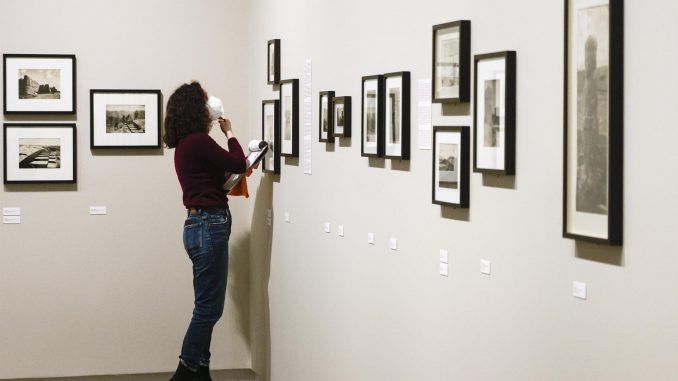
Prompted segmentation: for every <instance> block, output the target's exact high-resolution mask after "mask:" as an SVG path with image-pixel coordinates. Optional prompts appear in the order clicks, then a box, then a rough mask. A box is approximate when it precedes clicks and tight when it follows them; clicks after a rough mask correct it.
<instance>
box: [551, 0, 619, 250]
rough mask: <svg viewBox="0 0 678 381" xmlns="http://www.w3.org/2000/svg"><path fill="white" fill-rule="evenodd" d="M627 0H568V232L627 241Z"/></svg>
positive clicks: (595, 240)
mask: <svg viewBox="0 0 678 381" xmlns="http://www.w3.org/2000/svg"><path fill="white" fill-rule="evenodd" d="M623 7H624V2H623V0H565V65H564V67H565V73H564V74H565V75H564V85H565V104H564V118H563V119H564V123H563V125H564V158H563V237H565V238H571V239H575V240H581V241H589V242H593V243H598V244H605V245H615V246H619V245H622V243H623V222H624V218H623V206H624V191H623V188H624V180H623V176H624V163H623V162H624V8H623Z"/></svg>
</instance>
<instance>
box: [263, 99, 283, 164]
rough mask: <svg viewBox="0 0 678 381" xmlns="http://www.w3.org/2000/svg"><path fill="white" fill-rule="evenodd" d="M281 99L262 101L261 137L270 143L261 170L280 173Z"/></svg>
mask: <svg viewBox="0 0 678 381" xmlns="http://www.w3.org/2000/svg"><path fill="white" fill-rule="evenodd" d="M279 136H280V101H279V100H277V99H271V100H266V101H262V102H261V139H262V140H263V141H265V142H266V143H268V152H266V155H265V156H264V159H263V160H262V163H263V165H262V166H261V170H262V171H263V172H269V173H280V139H279Z"/></svg>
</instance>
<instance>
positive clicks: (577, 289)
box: [572, 281, 586, 299]
mask: <svg viewBox="0 0 678 381" xmlns="http://www.w3.org/2000/svg"><path fill="white" fill-rule="evenodd" d="M572 294H573V295H574V297H575V298H579V299H586V283H584V282H576V281H575V282H573V283H572Z"/></svg>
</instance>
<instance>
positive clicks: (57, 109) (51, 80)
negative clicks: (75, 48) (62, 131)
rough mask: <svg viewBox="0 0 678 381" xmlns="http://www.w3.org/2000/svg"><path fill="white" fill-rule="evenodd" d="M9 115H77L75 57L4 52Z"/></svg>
mask: <svg viewBox="0 0 678 381" xmlns="http://www.w3.org/2000/svg"><path fill="white" fill-rule="evenodd" d="M2 59H3V78H4V82H3V94H4V103H3V112H4V113H5V114H75V110H76V97H75V93H76V86H75V56H74V55H65V54H3V55H2Z"/></svg>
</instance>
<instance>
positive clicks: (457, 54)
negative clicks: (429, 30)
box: [431, 20, 471, 103]
mask: <svg viewBox="0 0 678 381" xmlns="http://www.w3.org/2000/svg"><path fill="white" fill-rule="evenodd" d="M432 62H433V71H432V73H433V78H432V86H431V90H432V97H431V100H432V102H433V103H466V102H469V101H470V100H471V96H470V94H471V22H470V21H468V20H461V21H454V22H450V23H446V24H439V25H434V26H433V60H432Z"/></svg>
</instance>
